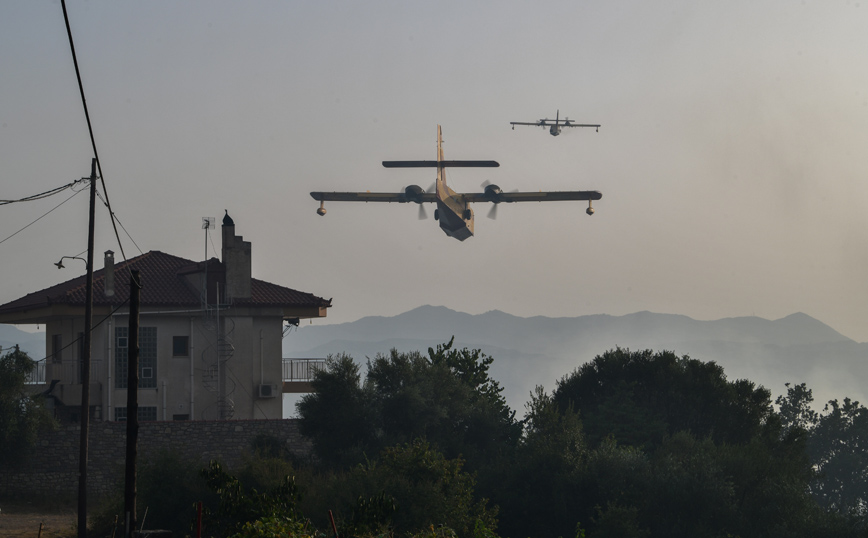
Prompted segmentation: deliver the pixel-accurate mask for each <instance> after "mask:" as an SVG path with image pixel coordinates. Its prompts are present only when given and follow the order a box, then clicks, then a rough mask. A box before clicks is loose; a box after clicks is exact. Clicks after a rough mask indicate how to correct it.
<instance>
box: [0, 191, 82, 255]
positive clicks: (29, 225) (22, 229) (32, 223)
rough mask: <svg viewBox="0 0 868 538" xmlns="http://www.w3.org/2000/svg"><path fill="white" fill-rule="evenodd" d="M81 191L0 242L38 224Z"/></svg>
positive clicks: (0, 242)
mask: <svg viewBox="0 0 868 538" xmlns="http://www.w3.org/2000/svg"><path fill="white" fill-rule="evenodd" d="M80 192H83V191H76V192H74V193H73V194H72V196H70V197H69V198H67V199H66V200H64V201H62V202H60V203H59V204H57V205H56V206H54V207H52V208H51V209H49V210H48V212H47V213H45V214H44V215H42V217H39V218H38V219H36V220H34V221H33V222H31V223H30V224H28V225H27V226H25V227H24V228H21V229H20V230H18V231H17V232H15V233H14V234H12V235H10V236H9V237H7V238H6V239H4V240H2V241H0V244H3V243H5V242H6V241H8V240H9V239H12V238H13V237H15V236H16V235H18V234H19V233H21V232H23V231H24V230H26V229H27V228H29V227H31V226H32V225H34V224H36V222H38V221H39V220H41V219H42V218H43V217H45V216H47V215H48V213H51V212H52V211H54V210H55V209H57V208H58V207H60V206H62V205H63V204H65V203H66V202H68V201H70V200H72V199H73V198H74V197H75V195H77V194H78V193H80Z"/></svg>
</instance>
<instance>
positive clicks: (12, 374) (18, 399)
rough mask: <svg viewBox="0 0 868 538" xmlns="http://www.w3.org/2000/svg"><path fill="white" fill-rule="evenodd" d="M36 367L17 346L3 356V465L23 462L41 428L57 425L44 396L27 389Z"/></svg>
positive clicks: (0, 427) (0, 392) (0, 375)
mask: <svg viewBox="0 0 868 538" xmlns="http://www.w3.org/2000/svg"><path fill="white" fill-rule="evenodd" d="M35 367H36V364H35V363H34V362H33V360H31V359H30V357H29V356H28V355H27V353H25V352H23V351H21V350H19V349H18V347H17V346H16V347H15V349H14V350H12V351H9V352H8V353H6V354H5V355H3V356H2V357H0V462H2V463H0V464H5V465H14V464H17V463H20V462H21V461H22V460H23V459H24V458H25V457H26V455H27V453H28V452H29V451H30V450H31V449H32V448H33V446H34V444H35V443H36V440H37V438H38V436H39V431H40V429H42V428H48V427H53V426H54V420H53V419H52V418H51V415H50V414H49V412H48V410H47V409H46V408H45V405H44V403H45V400H44V398H42V397H41V395H33V394H32V393H30V392H28V391H27V390H26V389H27V385H26V381H27V376H28V375H29V374H30V373H32V372H33V370H34V369H35Z"/></svg>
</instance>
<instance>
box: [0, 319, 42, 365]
mask: <svg viewBox="0 0 868 538" xmlns="http://www.w3.org/2000/svg"><path fill="white" fill-rule="evenodd" d="M16 345H18V346H19V347H20V349H21V350H22V351H24V352H26V353H27V354H28V355H30V358H31V359H34V360H40V359H43V358H45V333H42V332H36V333H29V332H27V331H22V330H21V329H18V328H17V327H13V326H12V325H5V324H2V323H0V347H2V349H3V351H2V353H3V354H4V355H5V354H6V351H7V350H10V349H11V348H13V347H15V346H16Z"/></svg>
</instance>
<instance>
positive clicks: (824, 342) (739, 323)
mask: <svg viewBox="0 0 868 538" xmlns="http://www.w3.org/2000/svg"><path fill="white" fill-rule="evenodd" d="M453 335H454V336H455V342H456V346H457V347H468V348H471V349H476V348H478V349H482V350H483V351H484V352H485V353H487V354H489V355H491V356H492V357H494V359H495V361H494V363H493V365H492V374H493V375H494V377H495V378H496V379H497V380H498V381H500V382H501V384H502V385H503V386H504V388H505V394H506V396H507V400H508V401H509V402H510V405H511V406H512V407H513V409H516V411H518V412H519V414H521V412H522V410H523V407H524V403H525V402H526V401H527V399H528V398H527V396H528V394H529V393H530V391H531V390H532V389H533V387H534V386H535V385H537V384H541V385H543V386H544V387H546V389H548V390H551V389H552V388H554V386H555V382H556V380H558V379H560V378H561V377H563V376H564V375H566V374H568V373H570V372H571V371H572V370H574V369H575V368H577V367H578V366H581V365H582V364H584V363H585V362H588V361H589V360H591V359H593V358H594V357H595V356H596V355H599V354H601V353H603V352H605V351H606V350H608V349H613V348H615V347H622V348H629V349H654V350H664V349H665V350H672V351H675V352H676V353H677V354H679V355H689V356H691V357H692V358H696V359H700V360H703V361H715V362H717V363H718V364H720V365H721V366H723V367H724V369H725V371H726V374H727V376H728V377H729V378H730V379H737V378H747V379H750V380H751V381H754V382H756V383H758V384H762V385H765V386H766V387H767V388H768V389H769V390H771V391H772V393H773V394H774V395H776V394H781V393H783V392H785V390H786V389H785V387H784V383H786V382H792V383H801V382H806V383H808V386H809V388H811V389H813V391H814V396H815V399H816V401H817V402H819V403H820V404H822V403H823V402H825V401H826V400H828V399H831V398H838V399H842V398H843V397H844V396H849V397H851V398H854V399H857V400H860V401H865V399H866V398H865V394H866V392H865V389H863V388H862V386H863V385H864V383H863V380H865V379H868V344H865V343H857V342H855V341H853V340H851V339H850V338H847V337H846V336H843V335H842V334H840V333H838V332H837V331H835V330H834V329H832V328H831V327H829V326H828V325H826V324H824V323H822V322H821V321H819V320H817V319H815V318H812V317H811V316H808V315H807V314H803V313H795V314H791V315H789V316H786V317H784V318H781V319H778V320H767V319H763V318H759V317H755V316H749V317H736V318H725V319H720V320H714V321H700V320H695V319H692V318H689V317H687V316H683V315H676V314H657V313H653V312H647V311H643V312H636V313H634V314H627V315H624V316H610V315H606V314H597V315H588V316H579V317H562V318H550V317H545V316H534V317H529V318H522V317H519V316H514V315H511V314H507V313H505V312H501V311H498V310H493V311H489V312H486V313H484V314H467V313H464V312H457V311H455V310H451V309H449V308H447V307H444V306H421V307H418V308H415V309H413V310H410V311H408V312H405V313H403V314H399V315H397V316H392V317H382V316H369V317H364V318H361V319H359V320H357V321H354V322H349V323H341V324H336V325H307V326H302V327H300V328H299V330H298V331H296V332H293V333H290V334H289V335H288V336H287V337H286V339H285V340H284V356H286V357H324V356H326V355H329V354H337V353H348V354H349V355H352V356H353V357H354V358H355V359H357V360H359V361H360V362H364V360H365V357H373V356H375V355H376V354H377V353H387V352H388V351H389V350H390V349H391V348H396V349H398V350H399V351H414V350H418V351H421V352H423V353H424V352H425V351H426V350H427V349H428V347H434V346H436V345H437V344H440V343H444V342H446V341H448V340H449V338H451V337H452V336H453Z"/></svg>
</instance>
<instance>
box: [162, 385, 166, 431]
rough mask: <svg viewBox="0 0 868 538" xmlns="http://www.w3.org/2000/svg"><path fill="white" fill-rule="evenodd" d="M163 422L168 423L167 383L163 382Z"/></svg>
mask: <svg viewBox="0 0 868 538" xmlns="http://www.w3.org/2000/svg"><path fill="white" fill-rule="evenodd" d="M163 421H164V422H165V421H166V382H165V381H163Z"/></svg>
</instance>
